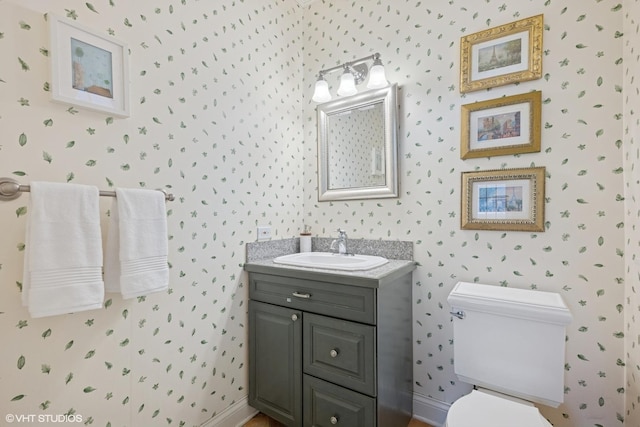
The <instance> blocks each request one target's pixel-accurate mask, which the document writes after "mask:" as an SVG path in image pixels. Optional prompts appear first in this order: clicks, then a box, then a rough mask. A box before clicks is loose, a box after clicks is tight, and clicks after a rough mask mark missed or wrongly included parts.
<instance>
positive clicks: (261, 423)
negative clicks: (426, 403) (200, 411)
mask: <svg viewBox="0 0 640 427" xmlns="http://www.w3.org/2000/svg"><path fill="white" fill-rule="evenodd" d="M283 426H284V424H281V423H279V422H277V421H275V420H272V419H271V418H269V417H267V416H266V415H264V414H258V415H256V416H255V417H253V418H252V419H251V420H249V422H248V423H246V424H245V425H244V427H283ZM407 427H431V426H430V425H429V424H425V423H423V422H421V421H418V420H411V422H410V423H409V425H408V426H407Z"/></svg>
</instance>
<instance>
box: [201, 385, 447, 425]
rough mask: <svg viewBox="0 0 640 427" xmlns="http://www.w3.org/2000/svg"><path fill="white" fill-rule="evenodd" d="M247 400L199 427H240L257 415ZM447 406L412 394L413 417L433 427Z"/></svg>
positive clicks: (441, 423)
mask: <svg viewBox="0 0 640 427" xmlns="http://www.w3.org/2000/svg"><path fill="white" fill-rule="evenodd" d="M247 400H248V399H247V396H245V397H244V398H242V399H240V400H238V402H236V403H235V404H234V405H232V406H229V407H228V408H227V409H225V410H224V411H222V412H220V413H219V414H218V415H216V416H215V417H213V418H211V419H210V420H209V421H207V422H205V423H204V424H202V425H201V426H200V427H242V426H243V425H244V424H245V423H246V422H248V421H249V420H250V419H251V418H253V417H254V416H255V415H256V414H257V413H258V411H257V410H256V409H254V408H252V407H251V406H249V404H248V403H247ZM449 406H451V405H449V404H448V403H444V402H441V401H439V400H436V399H432V398H430V397H428V396H425V395H422V394H419V393H413V417H414V418H415V419H417V420H420V421H423V422H425V423H427V424H431V425H432V426H434V427H442V426H444V422H445V419H446V418H447V411H449Z"/></svg>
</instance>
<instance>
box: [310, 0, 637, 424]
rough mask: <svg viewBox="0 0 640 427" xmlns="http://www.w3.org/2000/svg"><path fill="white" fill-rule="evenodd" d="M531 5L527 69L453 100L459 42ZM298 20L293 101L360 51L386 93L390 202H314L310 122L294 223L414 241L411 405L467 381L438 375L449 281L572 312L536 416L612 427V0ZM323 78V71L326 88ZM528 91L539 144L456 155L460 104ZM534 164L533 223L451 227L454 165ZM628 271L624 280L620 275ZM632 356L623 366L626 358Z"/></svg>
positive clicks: (619, 283) (379, 10)
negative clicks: (561, 380) (554, 299)
mask: <svg viewBox="0 0 640 427" xmlns="http://www.w3.org/2000/svg"><path fill="white" fill-rule="evenodd" d="M537 14H544V21H545V31H544V57H543V66H544V70H543V78H542V79H539V80H535V81H531V82H526V83H521V84H519V85H508V86H503V87H497V88H494V89H491V90H489V91H487V90H483V91H479V92H473V93H469V94H467V95H465V96H463V95H461V94H460V92H459V40H460V37H461V36H463V35H466V34H470V33H473V32H476V31H480V30H483V29H486V28H491V27H494V26H497V25H501V24H505V23H508V22H511V21H514V20H517V19H522V18H525V17H528V16H533V15H537ZM304 16H305V26H304V39H305V45H304V47H305V55H304V72H305V87H306V91H307V92H308V94H309V95H310V94H311V93H312V90H313V83H314V80H315V79H314V75H315V74H316V73H317V72H318V70H320V69H324V68H328V67H330V66H334V65H336V64H337V63H340V62H344V61H348V60H353V59H356V58H360V57H362V56H366V55H369V54H372V53H374V52H380V54H381V56H382V60H383V63H384V64H385V68H386V71H387V73H388V78H389V80H390V81H393V82H397V83H398V84H399V85H400V86H401V88H402V89H401V92H400V96H399V99H400V103H401V106H400V117H401V124H400V135H401V137H400V144H399V145H400V153H399V158H400V174H401V175H400V194H401V196H400V198H398V199H387V200H375V201H349V202H334V203H317V202H316V201H315V191H314V189H315V185H316V182H315V180H314V179H313V178H312V177H313V173H314V171H315V146H314V145H313V143H312V142H313V141H314V138H315V130H314V128H313V127H312V126H308V127H305V142H306V143H307V144H305V153H304V154H305V156H304V157H305V173H306V175H305V192H304V194H305V198H306V200H305V216H306V220H307V221H309V222H311V223H312V224H311V225H312V227H313V228H314V229H315V231H316V232H318V233H320V234H330V233H334V234H335V232H334V230H335V229H336V228H338V227H342V228H344V229H346V231H347V233H348V234H349V236H350V237H351V238H354V237H365V236H366V237H374V238H375V237H378V238H399V239H406V240H413V241H414V242H415V246H414V254H415V258H416V260H417V261H418V262H419V263H420V267H419V268H418V269H417V271H416V272H415V273H414V282H415V286H414V289H413V291H414V301H415V305H414V319H415V325H414V339H415V345H414V349H415V350H414V360H415V371H414V379H415V388H414V390H415V392H416V393H417V394H418V395H422V396H424V397H425V399H426V400H429V399H433V400H435V401H441V402H453V401H454V400H455V399H456V398H457V397H458V396H460V395H461V394H463V393H465V392H466V391H467V390H468V389H467V387H466V386H465V385H463V384H461V383H459V382H458V381H457V380H456V378H455V375H454V373H453V360H452V356H453V352H452V346H453V344H454V343H453V342H452V327H451V321H450V315H449V307H448V305H447V301H446V298H447V295H448V293H449V291H450V290H451V288H452V287H453V285H454V284H455V283H456V282H457V281H459V280H466V281H478V282H483V283H490V284H503V285H507V286H514V287H523V288H534V289H539V290H543V291H555V292H559V293H560V294H561V295H562V297H563V298H564V300H565V301H566V303H567V304H568V306H569V307H570V309H571V311H572V313H573V316H574V320H573V323H572V324H571V325H570V326H569V328H568V330H567V363H566V399H565V403H564V404H563V405H562V406H560V407H559V408H558V409H550V408H544V409H543V413H544V415H546V416H547V417H548V418H549V419H550V420H551V422H552V423H553V424H554V425H555V426H580V427H583V426H594V425H602V426H616V425H621V424H622V422H621V420H622V419H623V418H624V417H625V410H624V406H623V405H624V395H623V393H624V389H625V381H624V369H625V367H624V365H625V356H624V338H623V337H624V333H625V325H624V314H625V313H624V311H625V303H624V286H625V285H624V277H625V272H624V259H623V253H624V250H625V247H624V246H625V243H624V237H623V235H624V225H623V220H624V218H623V213H624V195H623V193H624V186H623V171H622V161H623V158H622V151H623V148H622V139H623V117H622V112H623V95H622V91H621V88H622V84H623V83H622V82H623V67H624V66H623V61H622V46H623V35H622V32H623V28H622V25H623V18H624V12H623V9H622V7H621V4H620V2H615V1H597V0H589V1H585V2H575V1H568V0H559V1H556V0H554V1H544V0H539V1H524V2H523V1H515V0H507V1H504V0H500V1H494V0H486V1H482V2H472V1H447V2H427V1H419V0H409V1H398V2H390V1H364V2H354V1H347V0H344V1H341V0H336V1H318V2H313V3H312V4H310V5H309V6H308V10H307V11H305V15H304ZM634 29H635V24H634ZM636 47H637V46H636ZM634 60H635V56H634ZM337 77H338V76H336V78H335V79H332V78H327V81H328V82H329V84H330V85H331V86H332V90H333V93H335V90H336V88H337ZM629 79H631V76H629ZM363 87H364V85H363ZM531 90H540V91H541V92H542V99H543V106H542V151H541V152H540V153H536V154H526V155H520V156H504V157H494V158H490V159H488V158H483V159H475V160H467V161H463V160H460V151H459V143H460V106H461V105H463V104H467V103H471V102H475V101H482V100H487V99H493V98H497V97H501V96H504V95H514V94H519V93H524V92H528V91H531ZM307 99H308V98H307ZM305 108H306V118H307V120H306V123H313V117H314V104H313V103H311V102H310V101H309V102H308V103H305ZM309 142H311V143H309ZM635 156H636V152H635V151H634V158H636V157H635ZM534 165H535V166H545V167H546V171H547V179H546V190H547V193H546V224H547V230H546V232H544V233H526V232H501V231H462V230H460V173H461V172H463V171H471V170H476V169H477V170H485V169H498V168H519V167H528V166H534ZM634 182H635V181H634ZM633 219H634V220H635V219H636V217H635V211H634V213H633ZM637 241H638V239H635V241H634V243H632V245H635V244H636V243H635V242H637ZM633 280H634V282H636V283H637V277H636V276H635V275H634V276H633ZM632 307H635V306H634V305H632ZM636 336H637V333H633V337H634V338H633V339H634V340H635V339H636ZM638 360H639V359H637V358H635V359H633V360H630V361H628V362H629V363H631V364H633V366H636V365H637V364H638ZM635 394H636V395H637V391H636V392H635ZM636 417H637V416H636ZM636 424H637V422H635V423H634V422H631V423H629V424H628V425H636Z"/></svg>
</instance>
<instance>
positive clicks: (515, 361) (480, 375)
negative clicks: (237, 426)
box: [448, 282, 571, 407]
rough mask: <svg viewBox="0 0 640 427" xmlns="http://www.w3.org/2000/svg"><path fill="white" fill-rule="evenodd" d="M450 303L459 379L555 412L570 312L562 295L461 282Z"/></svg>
mask: <svg viewBox="0 0 640 427" xmlns="http://www.w3.org/2000/svg"><path fill="white" fill-rule="evenodd" d="M448 302H449V305H450V306H451V313H452V314H453V349H454V368H455V373H456V375H457V376H458V378H460V379H461V380H462V381H464V382H467V383H470V384H474V385H476V386H480V387H484V388H488V389H491V390H495V391H498V392H500V393H504V394H507V395H511V396H516V397H520V398H522V399H526V400H529V401H533V402H538V403H542V404H545V405H549V406H553V407H557V406H558V405H560V404H561V403H562V401H563V398H564V363H565V356H564V355H565V336H566V334H565V329H566V325H568V324H569V323H570V322H571V313H570V312H569V309H568V308H567V306H566V305H565V304H564V302H563V301H562V297H561V296H560V295H559V294H557V293H553V292H542V291H533V290H526V289H516V288H506V287H501V286H493V285H481V284H477V283H467V282H459V283H458V284H456V285H455V287H454V288H453V290H452V291H451V293H450V294H449V298H448Z"/></svg>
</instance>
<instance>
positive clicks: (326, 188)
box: [318, 84, 398, 201]
mask: <svg viewBox="0 0 640 427" xmlns="http://www.w3.org/2000/svg"><path fill="white" fill-rule="evenodd" d="M397 110H398V104H397V84H393V85H389V86H386V87H383V88H380V89H373V90H369V91H366V92H362V93H359V94H357V95H353V96H349V97H346V98H340V99H336V100H334V101H329V102H325V103H324V104H320V105H318V200H320V201H327V200H350V199H379V198H384V197H398V170H397V169H398V167H397V164H398V159H397V151H398V148H397V145H398V143H397V138H398V136H397V133H398V132H397V128H398V125H397V122H398V118H397V115H398V112H397Z"/></svg>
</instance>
